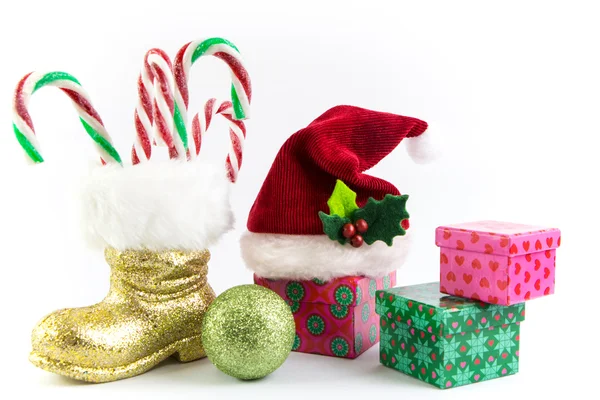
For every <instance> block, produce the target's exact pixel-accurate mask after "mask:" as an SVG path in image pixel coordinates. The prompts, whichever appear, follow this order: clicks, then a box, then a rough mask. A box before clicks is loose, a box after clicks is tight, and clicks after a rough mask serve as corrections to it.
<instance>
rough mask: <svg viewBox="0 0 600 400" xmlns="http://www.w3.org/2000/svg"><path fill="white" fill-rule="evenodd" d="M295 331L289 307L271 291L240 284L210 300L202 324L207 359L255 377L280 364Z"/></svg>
mask: <svg viewBox="0 0 600 400" xmlns="http://www.w3.org/2000/svg"><path fill="white" fill-rule="evenodd" d="M295 332H296V325H295V323H294V317H293V316H292V312H291V311H290V307H289V306H288V305H287V303H286V302H285V301H283V300H282V299H281V297H279V296H278V295H277V294H276V293H275V292H273V291H271V290H269V289H266V288H264V287H262V286H258V285H241V286H236V287H234V288H231V289H229V290H227V291H225V292H223V293H222V294H221V295H219V297H217V299H216V300H215V301H214V302H213V303H212V304H211V306H210V307H209V309H208V312H207V313H206V315H205V317H204V322H203V325H202V342H203V344H204V348H205V350H206V354H207V356H208V358H209V359H210V361H211V362H212V363H213V364H214V365H215V366H216V367H217V368H218V369H220V370H221V371H223V372H224V373H226V374H228V375H231V376H233V377H235V378H238V379H244V380H249V379H258V378H263V377H265V376H267V375H269V374H270V373H271V372H273V371H275V370H276V369H277V368H279V367H280V366H281V364H283V362H284V361H285V360H286V358H287V357H288V355H289V353H290V352H291V350H292V345H293V344H294V338H295Z"/></svg>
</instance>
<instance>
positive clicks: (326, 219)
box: [319, 211, 352, 244]
mask: <svg viewBox="0 0 600 400" xmlns="http://www.w3.org/2000/svg"><path fill="white" fill-rule="evenodd" d="M319 218H321V221H322V222H323V232H325V234H326V235H327V236H328V237H329V239H331V240H337V241H338V242H340V244H345V243H346V240H347V239H346V238H345V237H344V236H343V235H342V227H343V226H344V225H346V224H347V223H350V222H352V221H350V218H345V217H340V216H339V215H335V214H334V215H327V214H325V213H324V212H323V211H319Z"/></svg>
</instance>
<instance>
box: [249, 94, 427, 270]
mask: <svg viewBox="0 0 600 400" xmlns="http://www.w3.org/2000/svg"><path fill="white" fill-rule="evenodd" d="M426 130H427V123H426V122H424V121H421V120H419V119H416V118H411V117H403V116H399V115H395V114H389V113H384V112H377V111H371V110H366V109H363V108H358V107H352V106H337V107H334V108H332V109H330V110H328V111H327V112H325V113H324V114H323V115H321V116H320V117H319V118H317V119H316V120H314V121H313V122H312V123H311V124H310V125H308V126H307V127H306V128H304V129H301V130H300V131H298V132H296V133H295V134H294V135H292V136H291V137H290V138H289V139H288V140H287V141H286V142H285V143H284V145H283V146H282V148H281V149H280V151H279V154H277V157H276V158H275V161H274V162H273V165H272V167H271V170H270V171H269V174H268V175H267V177H266V179H265V181H264V183H263V186H262V188H261V190H260V192H259V194H258V196H257V198H256V200H255V202H254V205H253V207H252V209H251V211H250V215H249V217H248V225H247V227H248V232H245V233H244V234H243V235H242V238H241V249H242V257H243V258H244V260H245V262H246V264H247V266H248V267H249V268H250V269H252V270H253V271H254V272H255V273H256V274H257V275H259V276H262V277H265V278H271V279H301V280H304V279H313V278H318V279H321V280H329V279H333V278H336V277H340V276H349V275H365V276H371V277H374V276H382V275H384V274H387V273H388V272H391V271H393V270H395V269H397V268H398V267H399V266H400V265H401V264H402V263H403V260H404V258H405V256H406V254H407V250H408V235H406V234H404V235H403V236H396V237H394V238H393V242H392V240H391V239H390V240H388V241H387V242H388V243H387V244H386V243H384V242H383V241H375V242H373V243H370V245H366V244H365V245H364V246H360V247H359V248H355V247H353V246H351V245H350V244H348V243H345V244H344V238H343V237H342V238H341V240H339V241H338V240H335V239H336V238H333V239H334V240H332V238H331V236H330V235H329V236H328V235H326V234H325V231H324V225H325V224H324V221H325V219H324V218H330V217H328V216H327V215H326V214H327V213H328V211H329V212H331V211H332V210H330V208H331V207H330V204H328V199H329V198H330V197H331V196H332V192H333V191H334V188H335V187H336V184H338V181H342V182H343V184H345V185H343V186H344V188H349V189H350V191H347V193H350V196H351V197H353V195H352V191H353V192H355V193H356V199H355V201H356V203H355V206H353V207H359V208H361V207H365V205H366V204H367V202H368V201H372V200H369V198H372V199H374V200H382V199H384V198H385V197H386V195H390V196H393V198H396V199H399V198H400V197H399V195H400V192H399V191H398V189H397V188H396V187H395V186H394V185H392V184H391V183H389V182H387V181H385V180H383V179H380V178H376V177H374V176H370V175H367V174H364V173H363V172H364V171H366V170H368V169H370V168H372V167H373V166H375V165H376V164H377V163H378V162H379V161H381V160H382V159H383V158H384V157H385V156H386V155H388V154H389V153H390V152H391V151H392V150H394V148H396V146H398V144H399V143H400V142H401V141H402V139H404V138H413V139H410V141H413V142H419V141H422V139H421V138H423V137H424V136H427V135H422V134H423V133H424V132H425V131H426ZM410 141H409V142H410ZM414 144H416V143H414ZM412 147H413V148H409V149H408V150H409V153H410V154H411V156H412V157H413V159H414V160H415V161H417V162H419V161H425V160H424V158H423V155H427V152H426V151H423V148H422V147H423V145H422V143H421V144H416V146H412ZM404 197H405V196H402V198H403V199H404V200H403V201H404V202H405V201H406V200H405V198H404ZM352 201H354V200H353V199H352ZM320 212H321V216H320ZM331 215H332V217H331V219H336V218H337V217H336V216H334V215H333V214H331ZM404 216H405V217H408V214H404ZM336 221H337V222H339V223H340V224H343V222H340V221H341V220H335V221H334V223H335V222H336ZM345 222H352V221H348V220H346V221H345ZM402 227H404V228H408V224H407V220H404V221H403V222H402ZM336 229H337V228H336ZM400 231H403V232H405V233H406V231H405V230H404V229H400ZM334 236H335V233H334Z"/></svg>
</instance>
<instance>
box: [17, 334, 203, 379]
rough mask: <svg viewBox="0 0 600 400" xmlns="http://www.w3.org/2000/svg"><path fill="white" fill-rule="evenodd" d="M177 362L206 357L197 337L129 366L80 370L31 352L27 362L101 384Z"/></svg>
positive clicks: (76, 366)
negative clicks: (167, 361) (172, 359)
mask: <svg viewBox="0 0 600 400" xmlns="http://www.w3.org/2000/svg"><path fill="white" fill-rule="evenodd" d="M171 356H173V357H175V358H176V359H177V360H178V361H179V362H190V361H194V360H198V359H200V358H204V357H206V353H205V351H204V348H203V347H202V342H201V340H200V335H197V336H192V337H190V338H187V339H183V340H179V341H177V342H175V343H173V344H171V345H169V346H167V347H165V348H163V349H161V350H159V351H157V352H155V353H153V354H150V355H148V356H146V357H143V358H140V359H139V360H137V361H134V362H132V363H131V364H127V365H122V366H117V367H103V368H95V367H82V366H79V365H76V364H73V363H69V362H65V361H60V360H54V359H52V358H49V357H46V356H43V355H41V354H38V353H36V352H35V351H32V352H31V354H30V355H29V361H30V362H31V363H32V364H33V365H35V366H36V367H38V368H41V369H43V370H45V371H48V372H53V373H55V374H59V375H63V376H66V377H69V378H73V379H77V380H80V381H85V382H92V383H102V382H112V381H116V380H119V379H125V378H131V377H133V376H136V375H140V374H142V373H144V372H146V371H149V370H150V369H152V368H154V367H155V366H157V365H158V364H160V363H161V362H162V361H164V360H166V359H167V358H169V357H171Z"/></svg>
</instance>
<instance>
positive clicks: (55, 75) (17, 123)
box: [13, 72, 121, 164]
mask: <svg viewBox="0 0 600 400" xmlns="http://www.w3.org/2000/svg"><path fill="white" fill-rule="evenodd" d="M44 86H55V87H57V88H59V89H60V90H62V91H63V92H64V93H65V94H66V95H67V96H69V98H70V99H71V101H72V102H73V105H74V106H75V109H76V110H77V113H78V114H79V120H80V121H81V124H82V125H83V127H84V128H85V130H86V132H87V133H88V135H89V136H90V137H91V138H92V140H93V141H94V144H95V146H96V150H97V151H98V153H100V157H101V160H102V162H103V163H118V164H121V157H120V156H119V153H118V152H117V150H116V149H115V148H114V146H113V144H112V139H111V137H110V135H109V134H108V132H107V131H106V128H105V127H104V124H103V122H102V119H100V115H98V112H97V111H96V110H95V109H94V107H93V106H92V103H91V101H90V99H89V96H88V95H87V93H86V92H85V91H84V90H83V88H82V87H81V84H80V83H79V82H78V81H77V79H75V77H73V76H72V75H70V74H67V73H66V72H49V73H46V74H40V73H36V72H31V73H29V74H27V75H25V76H24V77H23V78H22V79H21V80H20V81H19V84H18V85H17V88H16V90H15V95H14V99H13V130H14V132H15V135H16V137H17V140H18V141H19V144H20V145H21V147H23V150H25V153H27V155H28V156H29V158H30V159H31V160H32V161H33V162H34V163H41V162H44V158H43V157H42V154H41V151H40V146H39V143H38V140H37V138H36V135H35V130H34V129H33V122H32V120H31V116H30V115H29V111H28V110H27V106H28V104H29V99H30V97H31V95H32V94H33V93H35V92H36V91H37V90H38V89H40V88H42V87H44Z"/></svg>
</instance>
